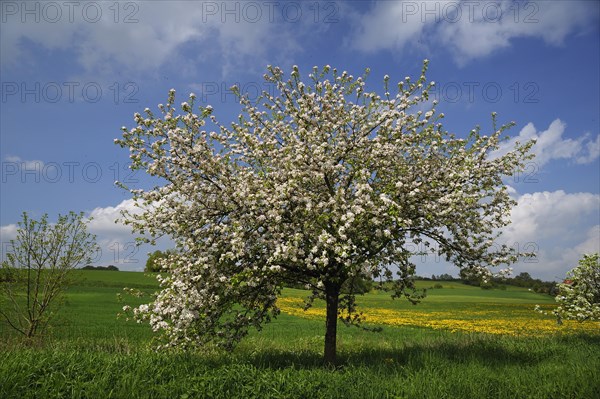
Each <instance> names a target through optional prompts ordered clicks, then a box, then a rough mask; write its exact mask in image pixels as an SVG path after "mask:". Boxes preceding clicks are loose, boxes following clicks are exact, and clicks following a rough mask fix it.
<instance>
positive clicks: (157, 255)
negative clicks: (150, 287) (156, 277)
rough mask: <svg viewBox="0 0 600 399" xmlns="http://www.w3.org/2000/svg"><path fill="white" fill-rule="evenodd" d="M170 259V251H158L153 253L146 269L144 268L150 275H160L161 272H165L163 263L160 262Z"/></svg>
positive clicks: (149, 257) (147, 261)
mask: <svg viewBox="0 0 600 399" xmlns="http://www.w3.org/2000/svg"><path fill="white" fill-rule="evenodd" d="M168 257H169V251H165V252H163V251H161V250H156V251H154V252H152V253H151V254H150V255H149V256H148V260H146V267H145V268H144V271H145V272H148V273H158V272H161V271H165V270H164V269H163V266H162V263H160V260H163V259H167V258H168Z"/></svg>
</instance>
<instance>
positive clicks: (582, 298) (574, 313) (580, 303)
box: [552, 253, 600, 324]
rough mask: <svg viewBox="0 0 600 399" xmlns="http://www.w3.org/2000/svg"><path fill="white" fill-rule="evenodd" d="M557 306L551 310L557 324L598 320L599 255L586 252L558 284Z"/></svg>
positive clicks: (599, 301)
mask: <svg viewBox="0 0 600 399" xmlns="http://www.w3.org/2000/svg"><path fill="white" fill-rule="evenodd" d="M558 288H559V294H558V295H557V296H556V302H557V303H558V307H557V308H556V309H554V310H553V311H552V313H553V314H554V315H555V316H556V318H557V321H558V323H559V324H562V321H563V319H566V320H578V321H585V320H595V321H600V255H599V254H598V253H595V254H586V255H584V256H583V258H582V259H580V260H579V264H578V265H577V267H575V268H574V269H573V270H571V271H570V272H569V273H567V280H565V282H563V283H562V284H559V285H558Z"/></svg>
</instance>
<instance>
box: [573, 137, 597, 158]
mask: <svg viewBox="0 0 600 399" xmlns="http://www.w3.org/2000/svg"><path fill="white" fill-rule="evenodd" d="M581 152H582V154H580V155H579V156H578V157H577V159H576V160H575V162H577V163H583V164H585V163H592V162H594V161H595V160H596V159H598V158H599V157H600V134H599V135H597V136H596V140H595V141H593V140H590V141H588V142H587V143H585V144H584V148H583V149H582V151H581Z"/></svg>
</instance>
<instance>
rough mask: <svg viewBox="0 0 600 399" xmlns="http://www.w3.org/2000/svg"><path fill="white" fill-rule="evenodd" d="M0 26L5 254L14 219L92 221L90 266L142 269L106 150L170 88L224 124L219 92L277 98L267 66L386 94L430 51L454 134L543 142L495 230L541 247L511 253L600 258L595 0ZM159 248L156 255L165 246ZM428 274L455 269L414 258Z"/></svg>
mask: <svg viewBox="0 0 600 399" xmlns="http://www.w3.org/2000/svg"><path fill="white" fill-rule="evenodd" d="M0 6H1V21H0V29H1V30H0V45H1V47H0V51H1V53H0V72H1V76H0V81H1V88H0V89H1V92H0V97H1V98H0V106H1V110H0V162H1V164H2V170H1V173H2V176H1V181H0V183H1V186H0V194H1V203H0V226H1V236H0V241H1V242H2V255H4V253H5V251H6V248H7V242H8V241H9V239H10V238H12V237H14V234H15V231H16V225H15V223H16V222H18V221H19V219H20V215H21V212H23V211H27V212H29V213H30V214H31V215H33V216H35V217H39V216H41V215H42V214H43V213H46V212H47V213H49V215H50V218H51V219H55V218H56V215H57V214H58V213H66V212H68V211H69V210H75V211H84V212H86V214H88V215H91V216H93V217H94V220H93V222H92V223H91V224H90V229H91V231H92V232H94V233H95V234H97V235H98V241H99V243H100V246H101V254H99V255H98V257H97V259H96V264H99V265H107V264H115V265H118V266H119V267H120V268H121V269H123V270H141V269H143V266H144V263H145V261H146V254H147V252H148V251H150V250H153V248H151V247H142V248H136V247H135V246H134V245H133V237H132V236H131V234H130V233H129V231H128V230H127V228H125V227H124V226H122V225H119V224H115V223H114V220H115V219H116V218H117V217H118V214H119V210H121V209H125V208H129V207H131V201H129V196H128V193H127V192H125V191H123V190H121V189H119V188H116V187H115V186H114V185H113V182H114V181H115V180H122V181H126V182H127V181H129V182H134V181H139V182H140V183H141V184H143V182H144V177H143V176H142V175H140V174H135V175H130V173H129V171H128V169H127V165H128V154H127V152H126V151H124V150H122V149H120V148H118V147H117V146H115V145H114V144H113V139H114V138H116V137H119V136H120V127H121V126H128V127H131V126H132V125H133V119H132V116H133V113H134V112H141V111H142V110H143V109H144V108H145V107H150V108H154V109H156V106H157V104H159V103H164V102H165V101H166V97H167V93H168V90H169V89H171V88H174V89H176V90H177V92H178V96H179V97H178V98H179V99H180V100H181V101H184V100H185V97H186V96H187V94H189V93H190V92H194V93H196V94H197V96H198V97H199V99H200V100H202V101H203V102H206V103H209V104H211V105H212V106H213V107H214V108H215V113H216V115H217V116H219V118H220V119H221V120H227V119H230V118H231V116H233V115H237V113H238V110H239V106H238V105H237V104H236V101H235V98H234V97H233V95H232V94H231V93H229V92H228V90H227V89H228V88H229V87H230V86H231V85H233V84H234V83H238V84H239V85H240V86H241V87H242V89H245V90H247V91H248V92H249V93H250V95H252V93H256V91H257V89H261V90H262V89H267V90H271V88H270V87H269V86H266V85H265V83H264V82H263V81H262V78H261V77H262V74H263V73H264V71H265V66H266V65H268V64H272V65H279V66H281V67H282V68H284V70H290V69H291V66H292V65H294V64H297V65H298V66H299V67H300V69H301V71H305V73H306V74H307V73H308V71H309V69H310V68H312V66H313V65H317V66H324V65H326V64H330V65H331V66H334V67H337V68H338V69H340V70H348V71H349V72H350V73H353V74H355V75H358V74H361V73H362V72H363V71H364V69H365V68H366V67H370V68H371V75H370V79H369V85H370V87H371V88H373V89H376V90H380V89H381V87H382V86H381V82H382V79H383V76H384V75H385V74H388V75H390V77H391V80H392V81H398V80H401V79H403V78H404V77H405V76H407V75H411V76H415V75H416V74H417V73H418V72H419V71H420V68H421V65H422V61H423V59H425V58H427V59H429V60H430V68H429V72H428V78H429V79H430V80H434V81H435V82H436V83H437V85H436V87H437V89H436V91H435V93H434V97H435V98H437V99H438V100H439V101H440V105H439V107H438V110H439V111H440V112H444V113H445V114H446V118H445V126H446V128H447V130H449V131H451V132H455V133H456V134H458V135H463V134H465V133H467V132H468V131H469V130H470V129H472V128H473V127H474V126H475V125H481V126H482V128H483V130H484V131H485V130H488V131H489V130H490V129H491V117H490V114H491V113H492V112H497V113H498V117H499V120H500V121H501V122H509V121H515V122H516V126H515V127H514V128H513V129H512V130H511V132H510V134H511V135H512V136H514V137H515V138H516V137H520V138H521V139H522V140H523V139H528V138H537V140H538V143H537V144H536V146H535V148H534V152H535V153H536V154H537V158H536V159H535V160H534V161H533V162H532V163H531V164H529V165H528V168H527V170H526V171H525V173H523V174H522V175H520V176H516V177H514V178H511V179H509V180H508V181H507V184H509V185H510V186H511V188H512V195H513V196H514V198H515V200H517V201H518V205H517V207H516V208H515V209H514V210H513V214H512V218H513V224H512V225H511V226H510V227H508V228H507V229H506V231H505V235H504V240H505V242H506V243H508V244H509V245H511V246H514V247H517V248H518V249H520V250H527V251H531V250H533V251H535V252H536V253H537V255H538V256H537V258H536V259H535V261H533V262H528V263H520V264H517V265H516V266H515V271H516V272H521V271H527V272H529V273H531V274H532V275H533V276H535V277H539V278H543V279H560V278H562V277H563V276H564V274H565V272H566V271H567V270H568V269H570V268H572V267H573V266H574V265H575V264H576V262H577V259H579V258H580V256H581V254H582V253H586V252H596V251H600V165H599V153H600V141H599V140H600V138H599V137H600V136H599V133H600V122H599V110H600V78H599V76H600V42H599V37H600V32H599V30H600V22H599V21H600V6H599V3H598V2H594V1H580V2H578V1H539V2H534V1H529V2H525V1H523V2H513V1H497V2H488V1H470V2H461V1H428V2H423V1H364V2H361V1H352V2H336V1H321V2H314V1H273V2H266V1H265V2H263V1H229V2H221V1H218V2H217V1H204V2H201V1H181V2H178V1H142V2H136V1H122V2H118V3H116V2H114V1H107V2H103V1H91V2H90V1H75V2H52V1H50V2H48V1H45V2H39V1H4V2H2V3H0ZM168 246H169V243H168V242H161V243H160V244H159V247H158V248H166V247H168ZM415 261H416V262H417V265H418V272H419V273H420V274H423V275H429V274H433V273H435V274H440V273H452V274H456V272H457V270H456V268H455V267H453V266H451V265H447V264H445V263H443V262H439V260H437V259H434V258H433V257H429V258H426V259H421V258H415Z"/></svg>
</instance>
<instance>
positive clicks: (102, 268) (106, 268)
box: [81, 265, 119, 272]
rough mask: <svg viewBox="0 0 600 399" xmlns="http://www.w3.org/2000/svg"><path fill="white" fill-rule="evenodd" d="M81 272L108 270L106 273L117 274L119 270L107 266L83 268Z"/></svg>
mask: <svg viewBox="0 0 600 399" xmlns="http://www.w3.org/2000/svg"><path fill="white" fill-rule="evenodd" d="M81 270H108V271H113V272H118V271H119V268H118V267H116V266H113V265H108V266H91V265H88V266H84V267H82V268H81Z"/></svg>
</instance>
